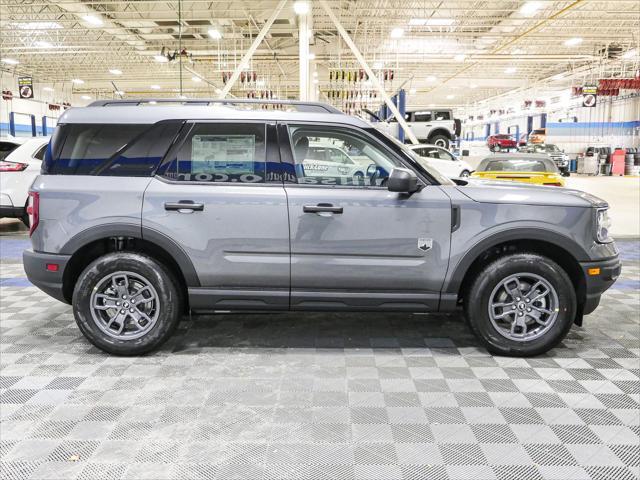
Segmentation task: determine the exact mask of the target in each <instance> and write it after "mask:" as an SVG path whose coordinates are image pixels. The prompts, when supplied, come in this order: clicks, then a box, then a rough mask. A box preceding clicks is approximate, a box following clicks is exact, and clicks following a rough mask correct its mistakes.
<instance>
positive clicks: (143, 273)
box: [72, 252, 182, 355]
mask: <svg viewBox="0 0 640 480" xmlns="http://www.w3.org/2000/svg"><path fill="white" fill-rule="evenodd" d="M72 303H73V313H74V316H75V319H76V323H77V324H78V327H79V328H80V330H81V331H82V333H83V334H84V336H85V337H86V338H87V339H88V340H89V341H90V342H91V343H93V344H94V345H95V346H96V347H98V348H100V349H101V350H104V351H105V352H108V353H112V354H116V355H140V354H143V353H147V352H149V351H151V350H153V349H155V348H157V347H159V346H160V345H162V344H163V343H164V342H165V341H166V340H167V339H168V338H169V337H170V336H171V334H172V333H173V331H174V330H175V328H176V326H177V325H178V322H179V321H180V316H181V311H182V309H181V299H180V295H179V292H178V289H177V285H176V281H175V279H174V277H173V275H172V274H171V273H170V272H169V271H168V270H167V269H166V268H165V267H164V266H162V265H160V264H159V263H158V262H156V260H154V259H153V258H151V257H148V256H146V255H143V254H139V253H133V252H116V253H110V254H107V255H104V256H102V257H99V258H98V259H96V260H94V261H93V262H92V263H91V264H89V266H87V268H85V270H84V271H83V272H82V273H81V274H80V277H79V278H78V281H77V282H76V285H75V289H74V292H73V302H72Z"/></svg>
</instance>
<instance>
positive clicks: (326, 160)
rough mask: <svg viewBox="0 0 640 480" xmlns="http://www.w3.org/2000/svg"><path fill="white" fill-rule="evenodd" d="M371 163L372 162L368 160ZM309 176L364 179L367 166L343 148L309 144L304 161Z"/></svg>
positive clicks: (306, 173)
mask: <svg viewBox="0 0 640 480" xmlns="http://www.w3.org/2000/svg"><path fill="white" fill-rule="evenodd" d="M368 163H371V162H368ZM302 165H303V166H304V171H305V175H306V176H309V177H347V178H356V179H359V180H363V179H364V177H365V175H366V173H367V166H368V165H367V166H364V165H362V164H361V162H357V161H355V160H354V159H353V158H351V157H350V156H349V155H347V154H346V153H345V152H344V151H343V150H342V149H340V148H338V147H333V146H328V145H314V144H313V143H312V144H311V145H309V149H308V150H307V153H306V155H305V159H304V160H303V161H302Z"/></svg>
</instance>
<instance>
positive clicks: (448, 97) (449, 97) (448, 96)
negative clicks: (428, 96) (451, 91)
mask: <svg viewBox="0 0 640 480" xmlns="http://www.w3.org/2000/svg"><path fill="white" fill-rule="evenodd" d="M454 98H456V96H455V95H447V100H453V99H454Z"/></svg>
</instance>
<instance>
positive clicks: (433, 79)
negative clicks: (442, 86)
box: [427, 75, 438, 82]
mask: <svg viewBox="0 0 640 480" xmlns="http://www.w3.org/2000/svg"><path fill="white" fill-rule="evenodd" d="M436 80H438V78H437V77H434V76H433V75H429V76H428V77H427V82H435V81H436Z"/></svg>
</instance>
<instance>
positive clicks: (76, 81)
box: [71, 78, 84, 85]
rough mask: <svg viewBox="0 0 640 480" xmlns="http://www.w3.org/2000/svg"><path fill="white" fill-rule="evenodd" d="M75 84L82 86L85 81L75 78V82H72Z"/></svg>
mask: <svg viewBox="0 0 640 480" xmlns="http://www.w3.org/2000/svg"><path fill="white" fill-rule="evenodd" d="M71 81H72V82H73V83H75V84H76V85H82V84H83V83H84V80H82V79H80V78H74V79H73V80H71Z"/></svg>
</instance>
